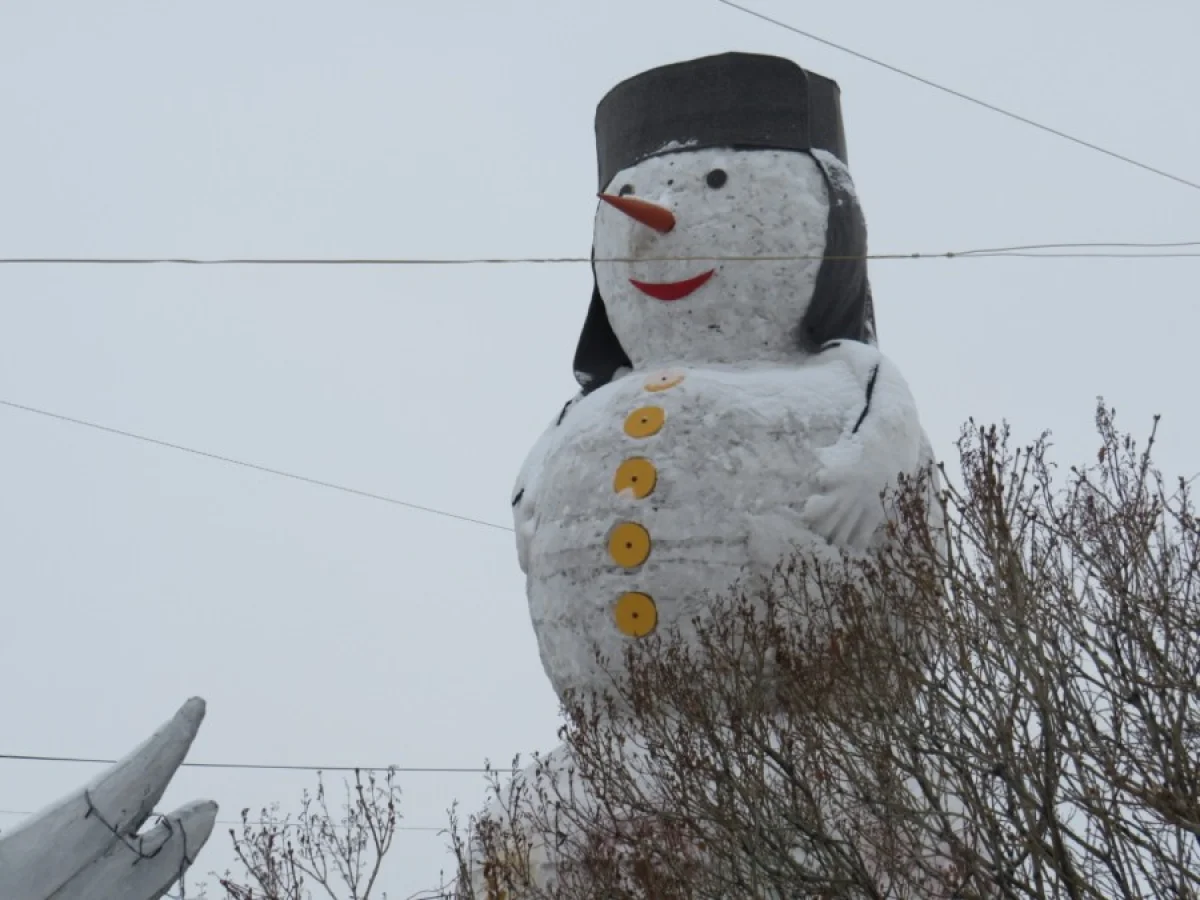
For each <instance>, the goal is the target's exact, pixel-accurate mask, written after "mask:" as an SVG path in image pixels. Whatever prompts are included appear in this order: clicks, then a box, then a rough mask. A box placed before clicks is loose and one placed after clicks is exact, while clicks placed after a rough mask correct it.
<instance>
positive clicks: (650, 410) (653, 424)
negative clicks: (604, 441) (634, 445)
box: [625, 406, 667, 438]
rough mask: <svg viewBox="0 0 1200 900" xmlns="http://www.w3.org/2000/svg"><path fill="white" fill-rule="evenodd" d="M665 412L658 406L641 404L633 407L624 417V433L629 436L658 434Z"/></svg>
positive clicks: (644, 436) (665, 418)
mask: <svg viewBox="0 0 1200 900" xmlns="http://www.w3.org/2000/svg"><path fill="white" fill-rule="evenodd" d="M665 421H667V414H666V413H665V412H664V411H663V409H662V407H660V406H643V407H641V408H640V409H635V410H634V411H633V412H631V413H630V414H629V415H628V416H627V417H626V419H625V433H626V434H627V435H629V436H630V437H635V438H646V437H650V436H651V435H652V434H658V433H659V431H661V430H662V427H663V423H664V422H665Z"/></svg>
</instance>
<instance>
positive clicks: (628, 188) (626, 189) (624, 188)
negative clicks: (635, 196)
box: [617, 184, 633, 197]
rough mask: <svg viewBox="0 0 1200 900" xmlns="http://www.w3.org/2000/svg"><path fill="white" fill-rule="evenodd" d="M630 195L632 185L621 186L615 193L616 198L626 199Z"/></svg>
mask: <svg viewBox="0 0 1200 900" xmlns="http://www.w3.org/2000/svg"><path fill="white" fill-rule="evenodd" d="M632 193H633V185H632V184H626V185H622V186H621V189H620V190H619V191H617V196H618V197H627V196H629V195H630V194H632Z"/></svg>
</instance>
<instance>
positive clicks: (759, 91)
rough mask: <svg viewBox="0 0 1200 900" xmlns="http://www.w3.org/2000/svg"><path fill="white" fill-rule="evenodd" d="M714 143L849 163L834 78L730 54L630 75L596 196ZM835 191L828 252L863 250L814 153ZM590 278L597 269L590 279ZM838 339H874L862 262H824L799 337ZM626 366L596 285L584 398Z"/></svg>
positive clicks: (607, 111)
mask: <svg viewBox="0 0 1200 900" xmlns="http://www.w3.org/2000/svg"><path fill="white" fill-rule="evenodd" d="M710 147H726V148H729V149H734V150H792V151H796V152H801V153H809V154H811V152H812V151H813V150H825V151H828V152H829V153H831V154H832V155H833V156H835V157H836V158H837V159H838V160H840V161H841V163H842V164H843V165H845V164H846V162H847V155H846V138H845V132H844V129H843V127H842V113H841V103H840V91H839V89H838V86H837V82H835V81H832V80H830V79H828V78H825V77H823V76H821V75H817V74H816V73H815V72H806V71H805V70H804V69H802V68H800V66H798V65H796V64H795V63H794V62H792V61H791V60H787V59H782V58H780V57H777V56H763V55H758V54H750V53H725V54H721V55H719V56H707V57H702V58H700V59H694V60H690V61H687V62H681V63H673V64H671V65H667V66H661V67H659V68H656V69H651V70H649V71H647V72H643V73H641V74H639V75H635V76H633V77H632V78H629V79H627V80H625V81H623V82H621V83H620V84H618V85H617V86H616V87H614V88H613V89H612V90H611V91H609V92H608V93H607V94H606V95H605V96H604V98H603V99H602V100H601V101H600V104H599V106H598V107H597V108H596V156H597V162H598V169H599V181H600V190H602V191H603V190H604V189H605V188H606V187H607V186H608V184H609V182H610V181H612V179H613V177H614V176H615V175H616V174H617V173H618V172H620V171H621V170H623V169H626V168H628V167H630V166H633V165H636V164H638V163H640V162H642V161H643V160H645V159H649V158H650V157H652V156H659V155H662V154H665V153H680V152H687V151H690V150H700V149H704V148H710ZM814 159H816V162H817V165H818V166H819V167H820V169H821V171H822V173H823V174H824V177H825V183H826V186H827V188H828V190H829V200H830V204H829V210H830V211H829V223H828V227H827V230H826V239H825V255H826V256H832V257H843V258H844V257H862V256H864V255H865V254H866V223H865V221H864V219H863V215H862V210H861V208H860V207H859V205H858V200H857V198H856V197H855V195H854V189H853V186H852V185H850V184H849V183H848V178H847V177H846V175H845V173H840V174H837V175H835V173H832V172H831V171H829V167H828V166H826V165H824V163H823V162H822V160H821V158H820V157H817V156H814ZM593 275H594V273H593ZM835 338H847V339H852V340H864V341H866V340H870V341H873V338H874V315H873V312H872V309H871V292H870V287H869V285H868V283H867V273H866V261H865V260H863V259H853V260H846V259H838V260H830V259H826V260H824V261H823V262H822V263H821V268H820V270H819V272H818V274H817V282H816V287H815V290H814V295H813V297H812V300H811V302H810V304H809V307H808V311H807V313H806V314H805V316H804V321H802V322H800V323H799V327H798V332H797V335H796V339H797V349H798V350H803V349H809V350H811V349H813V348H815V347H817V346H820V345H821V344H823V343H824V342H825V341H828V340H833V339H835ZM628 365H630V363H629V357H628V356H627V355H626V354H625V351H624V350H623V349H622V348H621V346H620V343H619V342H618V341H617V338H616V335H615V334H614V333H613V330H612V326H611V325H610V324H609V321H608V314H607V313H606V312H605V309H604V302H603V300H602V299H601V297H600V292H599V288H598V287H596V288H594V289H593V292H592V302H591V307H590V308H589V309H588V315H587V319H586V321H585V322H584V326H583V334H582V335H581V336H580V339H579V346H578V347H577V349H576V352H575V377H576V379H577V380H578V381H579V383H580V384H581V385H582V387H583V389H584V393H589V392H591V391H593V390H595V389H596V388H598V387H601V386H602V385H604V384H607V383H608V382H609V381H610V380H612V377H613V375H614V374H615V372H616V371H617V369H620V368H622V367H624V366H628Z"/></svg>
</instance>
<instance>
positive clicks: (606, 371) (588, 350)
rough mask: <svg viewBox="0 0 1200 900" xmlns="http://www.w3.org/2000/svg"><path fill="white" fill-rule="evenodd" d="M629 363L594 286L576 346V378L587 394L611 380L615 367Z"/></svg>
mask: <svg viewBox="0 0 1200 900" xmlns="http://www.w3.org/2000/svg"><path fill="white" fill-rule="evenodd" d="M632 366H633V364H632V363H631V362H630V361H629V356H628V354H626V353H625V350H624V348H622V347H621V342H620V341H618V340H617V335H616V333H615V332H614V331H613V329H612V325H611V324H610V323H609V321H608V312H607V311H606V310H605V309H604V300H603V299H602V298H601V296H600V287H599V286H598V285H596V286H593V288H592V302H591V305H590V306H588V311H587V318H586V319H584V322H583V332H582V333H581V334H580V335H579V343H578V345H576V347H575V380H576V381H578V382H579V386H580V387H581V388H583V393H584V394H585V395H586V394H590V393H591V392H592V391H594V390H596V389H597V388H601V387H604V385H606V384H608V383H609V382H610V381H612V380H613V376H614V375H615V374H616V372H617V370H618V369H621V368H632Z"/></svg>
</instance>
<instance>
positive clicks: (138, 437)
mask: <svg viewBox="0 0 1200 900" xmlns="http://www.w3.org/2000/svg"><path fill="white" fill-rule="evenodd" d="M0 406H7V407H8V408H9V409H16V410H20V411H22V412H27V413H33V414H34V415H38V416H45V417H46V418H48V419H57V420H58V421H60V422H67V423H70V424H72V425H79V426H81V427H83V428H91V429H94V430H96V431H103V432H105V433H107V434H115V435H119V436H120V437H125V438H130V439H131V440H135V441H142V442H144V443H147V444H154V445H155V446H158V447H166V448H168V449H170V450H178V451H180V452H182V453H190V454H192V455H193V456H202V457H204V458H205V459H212V460H216V461H217V462H223V463H227V464H229V465H232V466H241V467H242V468H244V469H252V470H254V471H256V472H265V473H266V474H268V475H277V476H279V477H280V478H290V479H292V480H293V481H301V482H304V483H305V484H311V485H316V486H317V487H323V488H329V489H330V490H334V491H342V492H343V493H346V494H355V495H356V496H359V497H367V498H369V499H371V500H379V501H382V502H383V503H390V504H392V505H394V506H403V507H405V508H406V509H412V510H416V511H417V512H424V513H430V514H431V515H435V516H444V517H445V518H447V519H457V520H458V521H460V522H470V523H471V524H473V525H483V526H484V527H486V528H495V529H497V530H499V531H512V528H510V527H509V526H507V525H498V524H496V523H495V522H488V521H486V520H484V519H475V518H472V517H471V516H464V515H460V514H458V513H452V512H447V511H446V510H444V509H435V508H433V507H431V506H421V505H420V504H418V503H410V502H408V501H407V500H398V499H396V498H395V497H388V496H385V495H383V494H376V493H373V492H371V491H364V490H360V489H358V488H353V487H347V486H346V485H342V484H334V483H333V482H331V481H322V480H320V479H317V478H310V477H308V476H307V475H298V474H296V473H295V472H285V471H283V470H282V469H273V468H271V467H269V466H261V465H259V464H258V463H252V462H246V461H245V460H241V459H234V458H233V457H230V456H222V455H220V454H217V453H210V452H208V451H207V450H197V449H196V448H194V447H185V446H184V445H182V444H174V443H171V442H170V441H163V440H159V439H158V438H152V437H148V436H147V435H144V434H137V433H135V432H132V431H124V430H122V429H120V428H111V427H109V426H108V425H101V424H99V423H97V422H89V421H87V420H86V419H76V418H74V417H73V416H65V415H62V414H61V413H56V412H51V411H50V410H47V409H39V408H37V407H35V406H26V405H24V404H21V403H14V402H12V401H11V400H0ZM0 758H3V757H2V756H0Z"/></svg>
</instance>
